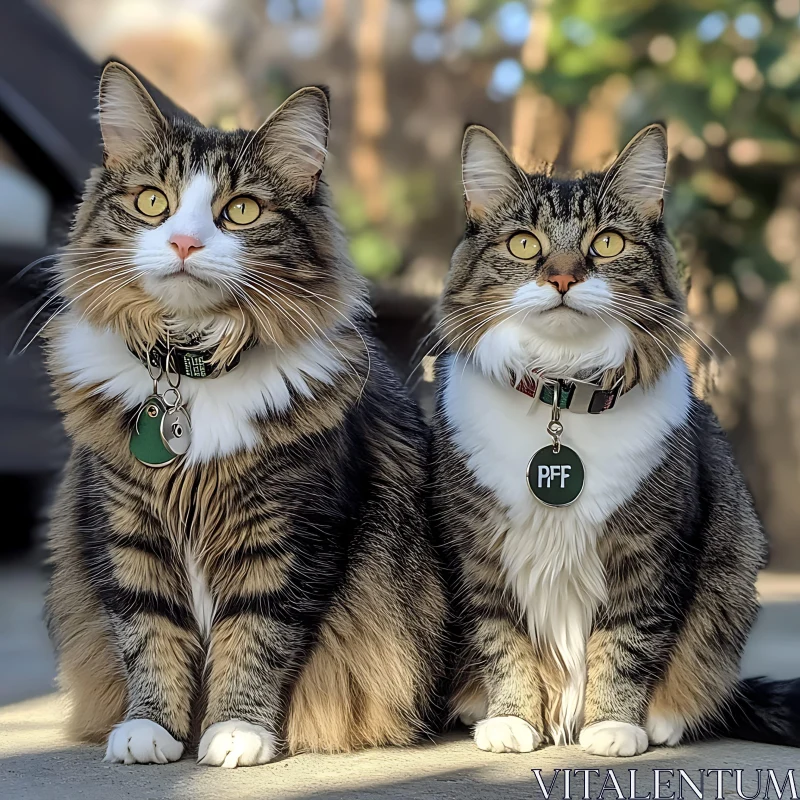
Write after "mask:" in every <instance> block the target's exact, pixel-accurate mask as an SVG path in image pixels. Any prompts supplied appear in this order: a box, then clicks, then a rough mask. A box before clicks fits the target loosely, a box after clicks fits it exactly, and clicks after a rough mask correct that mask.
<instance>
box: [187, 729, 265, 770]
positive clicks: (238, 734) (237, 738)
mask: <svg viewBox="0 0 800 800" xmlns="http://www.w3.org/2000/svg"><path fill="white" fill-rule="evenodd" d="M277 752H278V747H277V742H276V739H275V737H274V736H273V735H272V734H271V733H270V732H269V731H268V730H267V729H266V728H262V727H261V726H260V725H252V724H250V723H249V722H242V721H241V720H239V719H229V720H228V721H227V722H215V723H214V724H213V725H211V726H210V727H209V728H208V729H207V730H206V732H205V733H204V734H203V738H202V739H200V746H199V747H198V749H197V763H198V764H206V765H207V766H210V767H229V768H230V767H252V766H253V765H255V764H266V763H267V761H271V760H272V759H273V758H275V754H276V753H277Z"/></svg>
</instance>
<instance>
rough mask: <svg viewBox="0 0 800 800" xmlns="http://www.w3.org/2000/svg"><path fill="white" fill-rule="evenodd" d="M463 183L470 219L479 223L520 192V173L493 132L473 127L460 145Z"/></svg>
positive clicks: (480, 127)
mask: <svg viewBox="0 0 800 800" xmlns="http://www.w3.org/2000/svg"><path fill="white" fill-rule="evenodd" d="M461 179H462V181H463V182H464V205H465V208H466V211H467V216H468V217H469V218H470V219H472V220H475V221H478V220H481V219H483V218H484V217H485V216H486V214H488V213H489V212H491V211H493V210H494V209H496V208H497V207H498V206H500V205H501V204H502V203H503V202H505V201H507V200H508V199H510V198H511V197H513V196H514V194H515V193H516V192H518V191H519V180H520V172H519V168H518V167H517V165H516V164H515V163H514V161H513V159H512V158H511V156H510V155H509V154H508V151H507V150H506V149H505V147H503V145H502V144H500V140H499V139H498V138H497V137H496V136H495V135H494V134H493V133H492V132H491V131H490V130H488V129H486V128H484V127H483V126H481V125H470V126H469V127H468V128H467V130H466V131H465V132H464V142H463V144H462V145H461Z"/></svg>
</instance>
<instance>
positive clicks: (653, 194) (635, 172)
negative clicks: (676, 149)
mask: <svg viewBox="0 0 800 800" xmlns="http://www.w3.org/2000/svg"><path fill="white" fill-rule="evenodd" d="M666 181H667V131H666V129H665V128H664V126H663V125H661V124H660V123H654V124H653V125H648V126H647V127H646V128H643V129H642V130H640V131H639V133H637V134H636V136H634V137H633V139H631V140H630V142H628V144H627V146H626V147H625V149H624V150H623V151H622V152H621V153H620V154H619V156H618V158H617V160H616V161H615V162H614V163H613V164H612V165H611V166H610V167H609V169H608V171H607V172H606V177H605V179H604V180H603V186H602V190H601V193H603V194H605V192H607V191H613V192H614V193H616V194H618V195H620V196H621V197H623V198H625V199H627V200H629V201H630V202H632V203H634V204H636V205H637V206H638V207H639V209H640V211H641V212H642V214H643V215H644V216H645V217H651V218H653V219H658V217H660V216H661V214H662V212H663V210H664V185H665V183H666Z"/></svg>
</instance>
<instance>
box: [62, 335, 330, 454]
mask: <svg viewBox="0 0 800 800" xmlns="http://www.w3.org/2000/svg"><path fill="white" fill-rule="evenodd" d="M54 346H55V349H56V353H57V356H58V361H59V364H60V365H61V369H63V370H64V371H65V372H66V373H67V377H68V379H69V381H70V383H72V385H73V386H94V387H96V390H97V392H98V393H101V394H103V395H105V396H107V397H113V398H116V399H118V400H119V401H120V402H122V403H123V405H124V406H125V407H126V408H128V409H131V408H136V407H137V406H139V405H140V404H141V403H142V402H144V400H145V398H146V397H147V396H148V395H149V394H150V393H151V392H152V391H153V381H152V379H151V378H150V377H149V375H148V372H147V368H146V367H145V366H144V364H142V363H141V362H140V361H139V360H138V359H137V358H136V357H134V356H133V355H132V354H131V353H130V351H129V350H128V348H127V346H126V345H125V342H124V341H123V340H122V339H121V338H120V337H119V336H117V335H116V334H114V333H112V332H111V331H108V330H97V329H96V328H93V327H92V326H91V325H89V323H87V322H85V321H80V320H77V319H76V320H70V321H69V322H68V323H67V325H66V327H65V330H64V333H63V335H62V336H60V337H59V338H58V339H57V340H56V342H55V345H54ZM341 369H342V365H341V362H340V360H339V359H338V358H337V357H336V351H335V350H334V348H333V346H332V345H330V344H329V343H323V342H308V343H307V344H305V345H303V346H301V347H300V348H298V349H296V350H293V351H285V350H284V351H276V350H273V349H270V348H267V347H261V346H259V347H255V348H253V349H252V350H248V351H247V352H244V353H242V358H241V363H240V364H239V365H238V366H237V367H236V368H235V369H233V370H231V371H230V372H228V373H225V374H223V375H220V376H219V377H218V378H204V379H195V378H182V379H181V384H180V391H181V394H182V396H183V400H184V402H185V403H186V406H187V408H188V410H189V413H190V415H191V421H192V443H191V446H190V448H189V452H188V453H187V455H186V462H185V463H187V464H198V463H205V462H208V461H211V460H212V459H214V458H219V457H221V456H226V455H230V454H232V453H235V452H237V451H239V450H243V449H247V448H248V447H252V446H254V445H255V444H256V442H257V438H258V433H257V431H256V427H255V426H254V425H253V424H252V423H253V420H254V418H255V417H256V416H258V415H263V414H264V413H265V412H280V411H283V410H285V409H286V408H288V406H289V403H290V401H291V395H290V388H291V389H293V390H294V391H296V392H297V393H298V394H301V395H304V396H306V397H311V396H312V392H311V389H310V387H309V385H308V380H307V379H308V378H313V379H316V380H319V381H323V382H327V383H330V382H332V381H333V380H334V379H335V376H336V375H337V373H338V372H340V370H341ZM162 384H163V385H161V387H160V388H161V390H162V391H163V390H164V389H166V388H167V386H166V381H162Z"/></svg>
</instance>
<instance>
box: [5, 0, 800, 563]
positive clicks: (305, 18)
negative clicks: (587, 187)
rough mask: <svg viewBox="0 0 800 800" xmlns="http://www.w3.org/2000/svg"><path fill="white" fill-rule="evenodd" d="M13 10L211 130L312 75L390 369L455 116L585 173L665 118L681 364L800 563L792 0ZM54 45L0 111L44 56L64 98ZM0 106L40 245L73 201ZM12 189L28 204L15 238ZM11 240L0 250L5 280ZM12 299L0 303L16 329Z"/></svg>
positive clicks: (59, 3) (436, 254)
mask: <svg viewBox="0 0 800 800" xmlns="http://www.w3.org/2000/svg"><path fill="white" fill-rule="evenodd" d="M22 6H25V7H28V8H34V7H35V8H36V9H37V11H41V10H42V9H43V10H44V11H45V15H44V16H42V17H41V19H42V22H41V25H42V26H46V25H52V26H54V27H53V30H57V29H61V30H62V31H66V32H67V33H68V34H69V36H71V37H72V38H73V39H74V41H75V42H76V43H77V45H78V47H79V48H80V50H81V51H82V55H83V54H85V56H83V57H86V56H88V58H87V60H86V63H87V64H91V62H90V61H89V59H92V60H93V62H95V63H100V62H102V61H103V60H104V59H106V58H107V57H109V56H111V55H114V56H117V57H120V58H122V59H123V60H125V61H126V62H128V63H129V64H131V65H132V66H133V67H134V68H136V69H137V70H138V71H139V72H140V73H141V74H143V75H144V76H145V77H146V78H147V79H149V80H150V81H151V82H153V83H154V84H156V85H157V86H158V87H159V88H160V89H162V90H163V91H164V92H165V93H166V94H167V95H169V96H170V97H171V98H172V99H173V100H174V101H175V102H176V103H178V104H179V105H181V106H183V107H185V108H186V109H187V110H188V111H190V112H191V113H193V114H195V115H196V116H197V117H198V118H199V119H200V120H201V121H203V122H205V123H207V124H210V125H216V126H219V127H222V128H233V127H239V126H245V127H248V126H254V125H257V124H258V123H259V122H260V121H262V120H263V119H264V117H265V116H266V114H267V113H268V112H269V111H271V110H272V109H273V108H274V107H275V106H276V105H277V104H278V103H279V102H280V101H281V100H283V99H284V98H285V97H286V95H287V94H288V93H289V92H290V91H291V90H292V89H294V88H296V87H298V86H300V85H302V84H307V83H324V84H327V85H328V86H329V87H330V90H331V95H332V113H333V119H332V125H333V134H332V140H331V157H330V160H329V162H328V165H327V167H326V170H327V174H328V180H329V182H330V183H331V184H332V186H333V190H334V196H335V199H336V201H337V203H338V207H339V212H340V214H341V218H342V220H343V222H344V224H345V227H346V229H347V232H348V235H349V237H350V242H351V250H352V255H353V258H354V260H355V262H356V264H357V266H358V268H359V269H360V270H361V271H362V272H363V273H364V274H365V275H367V276H368V277H369V278H371V279H373V280H374V281H375V283H376V292H375V298H376V303H377V305H378V310H379V314H380V316H381V319H382V324H383V326H384V330H385V332H386V335H387V337H388V338H390V340H391V341H390V343H391V344H392V345H393V347H394V350H395V354H396V356H397V359H398V363H399V364H400V365H401V367H402V368H404V369H405V370H406V371H408V366H409V363H410V358H411V354H412V353H413V351H414V348H415V345H416V342H417V340H418V339H419V338H420V337H421V336H422V335H423V334H424V332H425V330H426V324H429V319H430V313H429V309H430V306H431V303H432V301H433V299H434V298H435V297H436V295H437V294H438V292H439V290H440V288H441V283H442V278H443V276H444V274H445V271H446V269H447V263H448V259H449V256H450V253H451V251H452V249H453V247H454V245H455V244H456V242H457V240H458V237H459V235H460V232H461V230H462V227H463V220H462V197H461V187H460V183H459V174H460V170H459V155H458V154H459V146H460V141H461V134H462V131H463V128H464V125H465V124H466V123H468V122H480V123H483V124H485V125H487V126H489V127H491V128H492V129H493V130H494V131H495V132H496V133H497V134H498V135H499V136H500V138H501V139H503V140H504V141H505V142H506V143H507V144H508V145H509V146H510V147H511V149H512V151H513V153H514V155H515V156H516V158H517V159H518V160H519V161H520V163H521V164H523V165H524V166H526V167H528V168H535V167H536V165H537V164H541V163H542V162H545V161H548V162H553V163H555V164H556V168H557V169H569V168H577V169H598V168H602V167H603V166H605V165H606V164H607V163H608V162H609V161H610V159H611V158H612V157H613V155H614V154H615V153H616V151H617V150H618V149H619V147H620V146H621V144H623V143H624V141H625V140H626V138H627V137H628V136H630V135H631V134H632V133H634V132H635V131H636V130H637V129H638V128H639V127H640V126H642V125H643V124H645V123H647V122H650V121H653V120H655V119H661V120H665V121H666V122H667V125H668V132H669V144H670V150H671V167H670V170H671V171H670V183H671V192H670V197H669V198H668V202H667V206H668V221H669V224H670V226H671V227H672V228H673V230H674V232H675V236H676V241H677V242H678V243H679V245H680V247H681V249H682V252H683V256H684V260H685V262H686V264H687V267H688V269H687V274H688V276H689V278H690V280H691V292H690V309H691V313H692V316H693V318H694V319H695V321H696V324H697V329H698V332H699V335H700V337H701V338H702V339H703V341H704V342H705V343H706V344H707V345H708V347H709V348H710V349H711V350H712V351H713V353H714V358H712V359H709V358H707V357H706V358H704V357H702V348H701V346H700V345H695V346H693V347H692V348H691V349H690V350H689V351H687V355H688V356H689V358H690V360H691V361H692V363H693V364H695V367H696V371H697V375H698V386H700V387H701V390H702V391H704V392H708V393H709V397H710V399H711V400H712V402H713V403H714V406H715V408H716V409H717V412H718V413H719V415H720V417H721V419H722V422H723V424H724V425H725V427H726V428H727V429H728V431H729V432H730V435H731V437H732V439H733V442H734V446H735V448H736V450H737V452H738V456H739V459H740V461H741V462H742V464H743V467H744V469H745V472H746V475H747V478H748V480H749V481H750V483H751V485H752V487H753V490H754V492H755V495H756V499H757V504H758V507H759V510H760V511H761V513H762V515H763V516H764V518H765V520H766V523H767V526H768V528H769V531H770V534H771V536H772V540H773V545H774V552H773V562H772V566H773V567H774V568H776V569H783V570H789V569H800V145H799V144H798V141H800V138H799V137H800V0H774V2H772V0H769V1H767V0H764V1H762V2H740V1H738V0H605V1H604V2H598V0H537V1H536V2H523V1H522V0H510V1H509V2H504V1H503V0H169V1H168V2H167V1H166V0H47V3H46V6H45V5H42V4H37V3H35V2H32V0H4V8H8V9H9V10H10V9H11V8H12V7H17V8H19V7H22ZM3 13H4V14H5V13H6V12H5V11H4V12H3ZM31 24H32V25H34V28H35V26H36V23H31ZM53 35H55V34H53ZM0 37H2V31H0ZM15 39H16V41H17V46H19V41H18V37H15ZM11 44H13V43H11ZM53 47H54V45H53V44H52V41H51V39H49V38H47V37H44V38H42V40H41V42H40V43H38V44H37V43H36V40H35V37H34V38H33V39H31V43H30V44H28V45H26V52H25V54H23V56H21V57H20V58H14V59H10V60H9V59H7V60H6V61H5V62H4V63H5V67H3V69H2V70H0V105H3V103H4V94H3V90H4V88H7V84H9V83H11V84H13V83H14V82H15V81H19V79H20V74H21V71H24V70H28V69H30V68H31V67H30V65H35V64H37V63H39V61H38V60H39V59H40V57H41V58H44V57H45V55H46V54H48V55H47V57H48V59H49V61H48V62H47V63H48V66H47V69H46V70H43V69H41V68H39V69H38V70H35V71H38V75H37V76H36V79H35V81H33V82H32V84H31V87H30V88H29V89H27V90H26V92H31V93H38V95H37V96H38V97H39V102H41V103H43V104H44V105H45V106H47V103H48V102H50V101H52V103H55V104H58V103H59V102H61V104H62V105H63V101H64V96H65V95H64V90H63V88H61V87H60V86H59V71H60V70H59V58H60V57H61V56H59V51H58V48H56V49H55V51H54V50H53ZM36 48H39V50H40V52H36ZM70 58H71V59H72V60H75V53H72V52H71V53H70ZM0 63H3V62H2V61H0ZM91 66H92V69H94V65H93V64H92V65H91ZM81 70H82V71H83V72H85V71H86V67H85V66H84V67H82V68H81ZM79 71H80V70H79ZM90 71H91V70H90ZM4 73H5V74H4ZM94 74H96V73H95V72H92V75H94ZM82 85H83V84H82ZM48 92H49V93H50V99H49V100H48ZM22 94H25V92H23V93H22ZM83 94H84V95H85V94H86V92H84V93H83ZM23 100H24V97H23ZM23 105H24V104H23ZM70 108H71V109H72V111H70V110H69V108H68V109H66V110H65V109H60V111H59V114H60V116H59V117H58V118H59V120H61V123H60V125H56V126H55V127H56V128H58V127H60V126H61V125H67V124H69V123H70V120H72V119H73V118H75V120H78V122H81V121H84V120H88V117H89V109H90V108H91V97H90V96H86V97H84V96H83V95H81V97H80V99H79V100H78V101H77V102H74V103H73V104H72V105H71V106H70ZM0 112H2V113H0V125H2V126H3V127H2V128H0V166H2V169H0V250H2V248H3V247H6V246H7V245H8V247H11V245H9V242H10V241H11V240H15V237H16V239H19V238H20V237H23V238H24V242H23V243H22V245H24V248H23V250H25V248H27V250H25V252H27V253H29V254H31V253H34V252H39V251H41V252H42V253H47V252H50V251H51V250H52V248H53V247H54V246H57V245H58V244H59V243H60V241H61V240H62V237H63V232H64V225H65V221H66V220H68V216H69V213H70V211H71V206H72V200H73V198H74V191H71V192H70V191H67V190H65V189H64V186H61V188H60V189H58V190H57V189H54V188H52V187H51V186H50V183H51V180H50V179H51V177H52V174H53V173H54V172H58V171H59V170H62V171H64V167H63V165H61V163H60V162H59V157H58V155H57V154H56V155H55V156H53V155H50V156H47V158H50V159H51V161H52V169H51V168H50V167H48V166H47V164H48V163H49V162H48V161H47V158H45V157H44V156H42V157H39V155H37V153H38V152H39V150H37V149H36V148H33V149H30V151H26V150H25V147H24V146H23V145H24V143H23V145H21V144H20V135H19V130H18V127H19V125H18V122H17V121H16V120H17V116H18V114H17V116H14V115H6V114H5V112H4V111H2V110H1V109H0ZM9 118H11V119H10V121H9ZM30 124H32V126H33V130H34V131H36V130H37V128H36V121H35V118H34V121H33V122H32V123H30ZM76 124H78V123H77V122H76ZM81 124H82V122H81ZM15 126H16V127H15ZM86 126H87V127H86V131H88V132H86V133H80V132H76V133H74V134H73V135H72V138H71V140H72V142H73V143H74V142H76V141H83V140H84V139H85V140H86V148H84V150H83V153H82V155H81V156H80V157H77V156H76V157H75V158H73V160H72V162H70V163H71V164H72V172H73V173H76V172H77V173H80V171H81V169H82V168H81V166H80V164H82V163H83V162H84V161H87V160H88V161H90V160H91V159H92V158H93V157H96V156H93V155H92V154H93V153H96V152H97V151H96V146H97V131H96V129H95V128H94V126H93V123H89V122H86ZM79 127H80V126H79ZM22 139H24V137H22ZM77 149H79V150H80V149H81V148H80V147H78V148H77ZM73 155H75V154H73ZM43 158H44V161H43ZM43 163H44V164H45V167H44V169H43V168H42V164H43ZM76 165H77V166H76ZM66 171H67V172H69V170H66ZM4 176H5V177H4ZM9 176H10V177H9ZM56 183H57V182H56ZM62 183H64V185H66V186H69V185H71V184H69V181H66V182H63V181H62ZM59 185H60V184H59ZM43 187H44V188H43ZM21 197H24V202H25V203H27V204H28V205H27V206H25V207H26V208H30V209H32V211H31V212H30V213H29V214H27V215H26V224H25V225H24V226H22V227H24V229H25V230H24V231H23V230H21V226H20V224H19V222H18V218H19V209H20V203H21V202H22V201H21V200H20V198H21ZM37 198H38V200H37ZM37 220H38V222H37ZM37 225H38V227H37ZM25 237H27V238H25ZM22 245H20V242H16V244H14V246H13V248H12V250H13V252H14V253H15V254H16V255H14V256H13V257H11V256H7V257H3V256H2V253H0V261H2V262H3V268H4V269H6V271H8V270H9V269H10V267H11V266H12V265H13V264H14V263H15V261H16V262H19V261H20V260H21V257H20V255H19V252H20V247H21V246H22ZM8 247H6V249H7V250H8ZM14 248H16V249H14ZM9 252H10V251H9ZM3 259H4V260H3ZM31 260H32V259H31ZM25 263H26V262H22V263H18V264H17V268H19V267H22V266H24V265H25ZM31 274H35V271H34V270H32V271H31ZM30 302H31V300H30V299H26V298H25V296H24V294H23V295H20V294H18V290H17V289H14V290H11V289H7V290H6V291H5V293H4V294H3V305H4V307H7V308H8V310H9V312H10V313H12V315H13V316H14V317H15V318H16V319H17V320H23V321H24V318H25V313H27V312H26V311H25V309H27V310H28V311H29V310H30V308H33V309H34V310H35V306H31V307H29V306H28V305H26V303H30ZM23 306H24V308H23ZM21 309H22V311H21ZM12 327H13V326H12ZM6 338H10V337H9V336H6ZM11 343H12V345H13V338H12V340H11ZM24 359H27V362H29V363H30V364H31V367H30V370H29V372H30V375H29V376H28V377H27V378H26V379H25V381H22V380H21V379H14V380H11V381H10V383H11V384H13V385H14V386H15V387H18V386H22V385H23V384H24V386H25V387H26V388H24V389H19V390H15V391H13V392H12V393H11V394H12V395H13V396H14V397H13V398H10V399H9V400H7V401H4V400H3V395H2V392H1V391H0V431H1V429H2V425H3V423H4V421H5V424H6V427H7V428H9V429H10V430H11V431H12V434H13V432H15V431H16V432H17V433H18V432H19V430H20V429H19V425H18V424H16V423H13V422H10V421H12V420H14V419H16V418H15V417H14V414H16V415H17V416H19V414H20V410H19V406H20V405H24V406H25V407H26V408H27V406H28V405H30V404H34V405H35V404H39V405H43V401H42V398H44V397H45V396H46V395H45V392H46V390H45V389H44V388H43V386H42V384H41V382H37V381H38V379H37V378H36V376H35V374H34V373H35V369H36V362H37V352H36V349H35V346H34V347H33V348H30V349H29V350H28V351H27V352H26V355H25V357H24ZM14 369H20V367H18V366H17V367H14ZM420 373H421V374H422V375H423V377H424V374H425V372H424V370H420V371H419V372H418V373H415V375H414V376H412V378H411V380H412V382H413V383H416V381H417V380H418V378H417V375H419V374H420ZM0 378H2V380H0V390H2V387H3V385H4V384H5V385H9V382H7V381H6V379H5V377H3V376H2V375H0ZM712 384H713V385H715V388H714V389H713V391H712V390H711V388H710V387H711V386H712ZM421 388H423V389H424V388H425V387H424V386H422V387H421ZM20 397H21V398H22V401H21V402H20ZM14 398H16V400H14ZM12 400H13V401H14V402H16V404H17V406H16V407H15V406H14V402H12ZM4 402H5V405H4ZM37 413H38V411H37ZM46 413H47V412H46V409H43V410H42V411H41V414H42V416H41V419H46V420H47V421H46V422H45V423H42V430H43V431H46V435H47V436H51V434H50V433H49V432H50V431H54V430H55V429H56V428H55V423H54V422H53V419H52V417H46ZM35 418H38V417H35ZM12 434H9V435H12ZM43 435H44V434H43ZM0 436H3V438H4V439H5V435H4V434H2V433H1V432H0ZM23 440H24V441H23V443H22V446H21V447H20V448H19V449H20V451H24V450H25V449H26V448H25V445H26V443H27V442H29V438H25V437H23ZM6 441H7V440H6ZM43 441H44V440H43ZM51 441H56V439H55V435H54V434H53V435H52V439H51ZM53 447H54V448H55V449H53V450H52V452H53V453H54V454H55V455H54V456H53V457H52V458H51V459H43V461H47V462H48V463H47V464H37V465H36V466H33V467H32V466H30V465H29V466H28V467H26V469H25V470H22V471H23V472H25V473H26V474H34V475H40V474H45V473H46V472H47V471H48V470H50V471H52V469H53V468H54V467H53V464H56V465H57V463H58V461H59V458H60V456H59V455H58V453H60V452H62V451H61V450H59V449H58V447H57V446H55V445H54V446H53ZM28 449H30V448H28ZM39 449H46V450H47V452H48V453H49V452H50V449H49V448H48V447H46V446H45V445H41V446H40V448H39ZM8 456H9V457H8V458H6V459H5V461H6V462H7V463H5V464H0V469H3V470H5V474H6V476H7V477H8V478H9V480H10V479H11V478H12V476H13V475H14V474H15V473H14V470H15V467H14V464H15V463H18V462H19V458H20V457H18V456H16V455H14V454H13V453H11V452H10V451H9V452H8ZM17 472H20V469H19V468H17ZM6 485H7V486H12V485H13V484H11V483H7V484H6ZM34 494H35V492H34Z"/></svg>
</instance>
